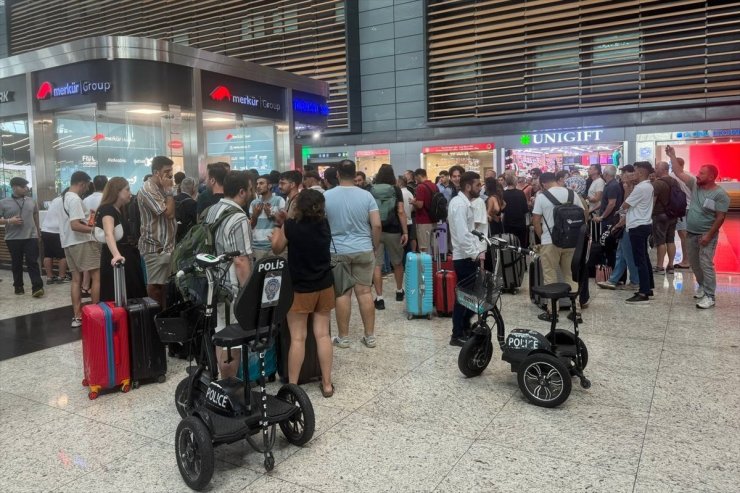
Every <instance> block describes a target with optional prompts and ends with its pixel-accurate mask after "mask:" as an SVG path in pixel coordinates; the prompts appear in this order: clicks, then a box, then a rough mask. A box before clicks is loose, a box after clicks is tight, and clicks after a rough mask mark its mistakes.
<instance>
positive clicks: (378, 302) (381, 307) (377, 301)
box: [375, 298, 385, 310]
mask: <svg viewBox="0 0 740 493" xmlns="http://www.w3.org/2000/svg"><path fill="white" fill-rule="evenodd" d="M375 309H376V310H385V300H381V299H377V298H376V299H375Z"/></svg>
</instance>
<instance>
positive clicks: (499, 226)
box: [486, 178, 506, 236]
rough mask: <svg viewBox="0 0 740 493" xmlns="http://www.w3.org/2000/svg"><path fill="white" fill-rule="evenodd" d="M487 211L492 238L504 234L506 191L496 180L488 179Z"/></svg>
mask: <svg viewBox="0 0 740 493" xmlns="http://www.w3.org/2000/svg"><path fill="white" fill-rule="evenodd" d="M486 196H487V197H488V198H487V199H486V211H487V212H488V224H489V228H488V229H489V234H490V235H491V236H494V235H500V234H503V233H504V227H503V222H502V221H503V217H502V215H503V212H504V207H506V203H505V202H504V191H503V189H502V188H501V187H500V186H499V184H498V182H497V181H496V179H495V178H486Z"/></svg>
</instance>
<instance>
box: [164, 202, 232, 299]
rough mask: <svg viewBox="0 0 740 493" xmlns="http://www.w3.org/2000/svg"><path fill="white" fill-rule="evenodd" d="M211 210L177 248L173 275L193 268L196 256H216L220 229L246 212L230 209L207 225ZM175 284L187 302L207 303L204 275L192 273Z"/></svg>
mask: <svg viewBox="0 0 740 493" xmlns="http://www.w3.org/2000/svg"><path fill="white" fill-rule="evenodd" d="M211 207H213V206H211ZM209 209H210V207H208V208H207V209H206V210H204V211H203V212H202V213H201V215H200V217H199V218H198V223H197V224H195V225H194V226H193V227H192V228H190V231H188V233H187V234H186V235H185V237H184V238H183V239H182V240H181V241H180V242H178V243H177V245H176V246H175V249H174V250H173V252H172V258H171V260H170V267H171V271H172V272H173V273H177V272H178V271H179V270H181V269H186V268H188V267H192V266H193V263H194V262H195V256H196V255H198V254H199V253H206V254H210V255H215V254H216V232H217V231H218V228H219V227H221V225H222V224H223V223H224V222H225V221H226V220H227V219H229V218H230V217H231V216H233V215H234V214H236V213H239V212H242V213H243V212H244V211H242V210H240V209H237V208H236V207H228V208H227V209H226V210H224V211H223V212H222V213H221V215H220V216H218V219H216V221H215V222H213V223H207V222H205V219H206V216H207V215H208V210H209ZM175 283H176V284H177V287H178V289H179V290H180V292H181V293H182V295H183V297H184V298H185V299H186V300H189V299H193V298H195V299H196V301H199V302H205V292H204V289H205V288H206V287H207V283H206V282H205V274H204V273H202V272H192V273H190V274H187V275H184V276H182V277H176V278H175ZM219 298H220V296H219Z"/></svg>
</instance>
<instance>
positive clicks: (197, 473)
mask: <svg viewBox="0 0 740 493" xmlns="http://www.w3.org/2000/svg"><path fill="white" fill-rule="evenodd" d="M175 455H176V456H177V467H178V468H179V469H180V475H181V476H182V479H183V480H184V481H185V484H187V485H188V486H189V487H190V488H191V489H194V490H196V491H200V490H202V489H203V488H205V487H206V486H208V483H210V482H211V478H212V477H213V465H214V458H213V442H212V441H211V434H210V433H209V432H208V428H206V425H205V424H203V422H202V421H201V420H200V418H198V417H196V416H188V417H187V418H185V419H183V420H182V421H180V424H179V425H178V427H177V431H176V432H175Z"/></svg>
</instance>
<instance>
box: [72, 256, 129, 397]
mask: <svg viewBox="0 0 740 493" xmlns="http://www.w3.org/2000/svg"><path fill="white" fill-rule="evenodd" d="M120 268H121V269H122V268H123V266H121V267H120ZM115 271H116V269H114V272H115ZM116 298H118V296H116ZM82 360H83V371H84V379H83V381H82V385H83V386H85V387H88V389H89V393H88V397H89V398H90V399H95V398H97V397H98V395H99V394H100V391H101V390H105V389H112V388H114V387H118V386H120V387H121V390H122V391H123V392H128V391H129V390H130V389H131V366H130V365H131V359H130V353H129V331H128V314H127V313H126V309H125V308H124V307H123V306H117V304H116V303H110V302H108V303H98V304H97V305H85V306H83V307H82Z"/></svg>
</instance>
